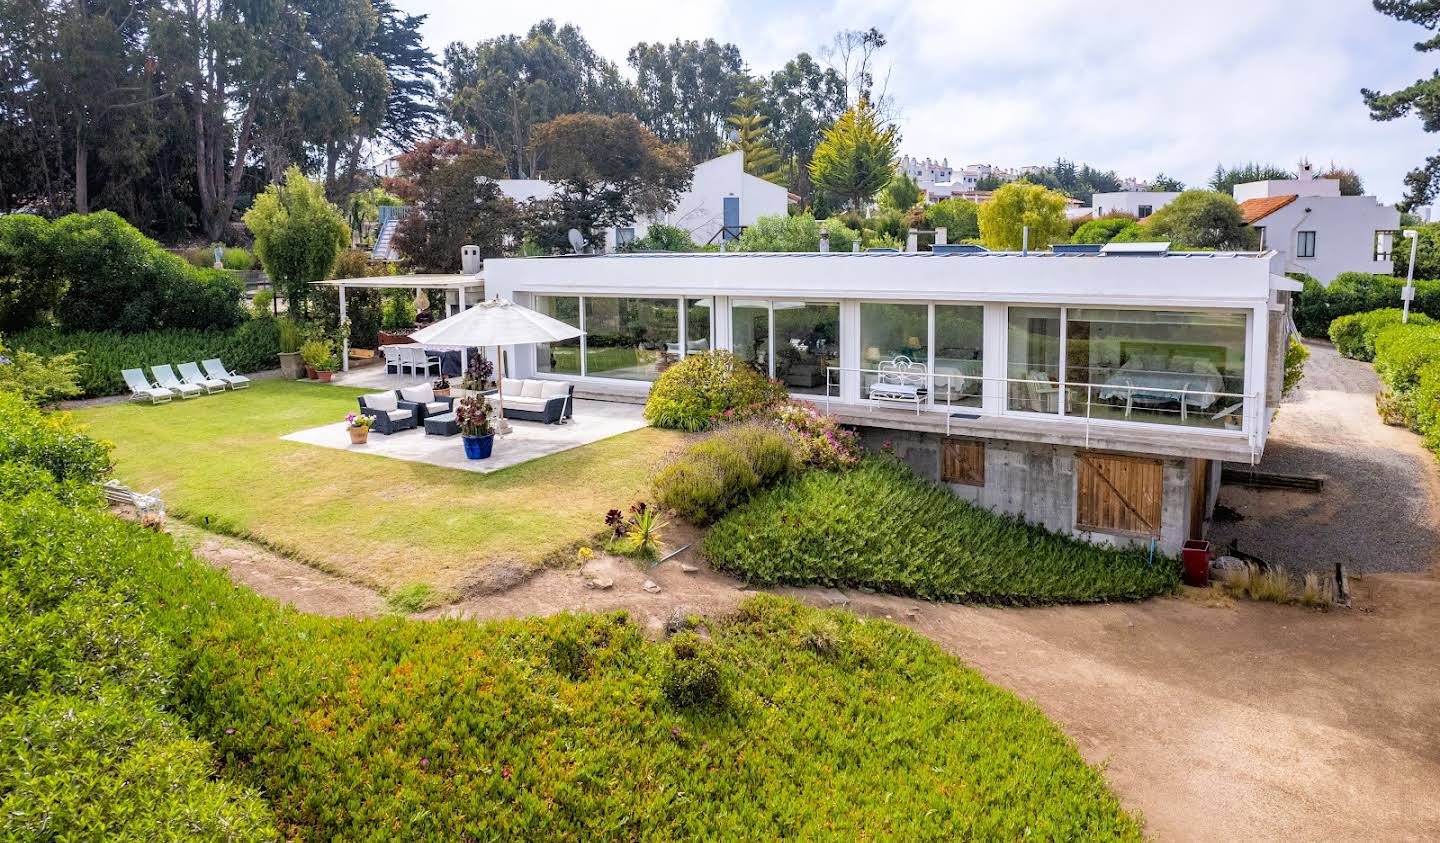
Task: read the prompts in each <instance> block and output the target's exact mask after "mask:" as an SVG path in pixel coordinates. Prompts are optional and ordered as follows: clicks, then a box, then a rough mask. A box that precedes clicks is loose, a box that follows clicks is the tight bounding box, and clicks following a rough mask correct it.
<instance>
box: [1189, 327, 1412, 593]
mask: <svg viewBox="0 0 1440 843" xmlns="http://www.w3.org/2000/svg"><path fill="white" fill-rule="evenodd" d="M1306 345H1307V346H1308V347H1309V348H1310V361H1309V362H1308V363H1307V364H1306V366H1305V378H1304V380H1302V381H1301V382H1300V388H1299V391H1298V393H1297V394H1296V395H1295V396H1294V397H1293V398H1289V399H1286V401H1285V403H1284V404H1283V405H1282V406H1281V408H1280V413H1279V415H1278V416H1277V417H1276V420H1275V423H1274V425H1273V427H1272V428H1271V432H1270V438H1269V441H1268V443H1267V444H1266V446H1265V458H1264V460H1263V461H1262V462H1261V468H1264V469H1269V470H1272V471H1277V472H1282V473H1290V474H1305V475H1318V476H1321V477H1324V478H1325V489H1324V491H1323V492H1321V493H1319V494H1318V495H1317V494H1309V493H1304V492H1285V491H1276V490H1266V491H1256V490H1253V489H1245V488H1241V487H1239V486H1225V487H1223V488H1222V490H1221V493H1220V503H1221V504H1223V505H1224V506H1227V507H1229V508H1231V509H1233V510H1234V511H1236V512H1238V513H1239V514H1240V516H1241V520H1239V521H1233V522H1228V523H1227V522H1219V521H1217V523H1216V524H1215V527H1214V529H1212V530H1211V535H1210V540H1211V541H1212V542H1214V543H1215V544H1217V545H1222V546H1223V545H1226V544H1228V543H1229V542H1230V540H1231V539H1236V540H1238V541H1239V544H1240V549H1241V550H1244V551H1247V552H1249V553H1254V554H1256V555H1258V556H1259V557H1261V558H1262V559H1265V560H1267V561H1273V562H1279V563H1280V564H1282V565H1284V566H1285V567H1286V568H1287V569H1289V570H1291V571H1303V570H1314V571H1320V572H1328V571H1330V570H1332V569H1333V567H1334V564H1335V563H1336V562H1344V563H1345V565H1346V567H1347V568H1349V569H1350V570H1353V571H1358V572H1370V573H1374V572H1381V571H1425V570H1428V569H1430V568H1431V567H1432V566H1433V565H1435V564H1437V563H1440V462H1437V461H1436V459H1435V455H1434V454H1431V453H1430V452H1429V451H1427V450H1425V448H1424V446H1422V445H1421V443H1420V437H1418V436H1416V435H1415V434H1414V433H1411V432H1410V431H1408V430H1406V429H1404V428H1399V427H1389V426H1387V425H1386V424H1384V423H1383V422H1381V421H1380V417H1379V415H1378V414H1377V413H1376V412H1375V392H1376V390H1377V389H1378V387H1379V382H1378V381H1377V379H1376V377H1375V371H1374V369H1373V368H1372V367H1371V366H1370V364H1369V363H1362V362H1360V361H1357V360H1347V359H1345V358H1343V357H1341V356H1340V355H1339V353H1338V352H1336V351H1335V347H1334V346H1333V345H1331V344H1330V343H1326V342H1315V341H1311V342H1307V343H1306Z"/></svg>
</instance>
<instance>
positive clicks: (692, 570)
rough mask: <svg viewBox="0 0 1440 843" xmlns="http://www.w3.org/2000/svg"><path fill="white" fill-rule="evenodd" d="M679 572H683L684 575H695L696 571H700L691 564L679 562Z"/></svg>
mask: <svg viewBox="0 0 1440 843" xmlns="http://www.w3.org/2000/svg"><path fill="white" fill-rule="evenodd" d="M680 570H681V571H683V572H685V573H687V574H693V573H695V572H696V571H698V570H700V569H699V568H698V567H696V566H694V565H691V564H690V563H688V562H681V563H680Z"/></svg>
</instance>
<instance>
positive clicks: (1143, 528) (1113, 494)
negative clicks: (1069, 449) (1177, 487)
mask: <svg viewBox="0 0 1440 843" xmlns="http://www.w3.org/2000/svg"><path fill="white" fill-rule="evenodd" d="M1163 474H1164V469H1163V466H1162V464H1161V462H1160V461H1159V460H1156V459H1150V458H1148V457H1132V456H1123V455H1120V454H1097V453H1083V452H1082V453H1080V454H1078V455H1077V456H1076V471H1075V477H1076V486H1077V493H1078V494H1077V496H1076V506H1075V526H1076V527H1077V528H1078V529H1081V530H1094V531H1096V532H1102V533H1130V534H1133V535H1142V536H1158V535H1160V517H1161V516H1160V513H1161V502H1162V499H1163V496H1164V478H1163Z"/></svg>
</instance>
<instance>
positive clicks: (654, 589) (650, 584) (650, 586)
mask: <svg viewBox="0 0 1440 843" xmlns="http://www.w3.org/2000/svg"><path fill="white" fill-rule="evenodd" d="M640 587H641V588H643V589H645V590H646V591H648V592H650V593H651V594H659V593H660V586H658V585H656V584H655V581H654V580H646V581H645V582H643V583H641V584H640Z"/></svg>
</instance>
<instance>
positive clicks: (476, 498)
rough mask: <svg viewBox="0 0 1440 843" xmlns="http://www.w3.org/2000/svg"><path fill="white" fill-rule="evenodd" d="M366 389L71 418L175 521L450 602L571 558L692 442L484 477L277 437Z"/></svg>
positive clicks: (618, 442)
mask: <svg viewBox="0 0 1440 843" xmlns="http://www.w3.org/2000/svg"><path fill="white" fill-rule="evenodd" d="M363 393H364V390H356V389H346V388H344V387H337V386H322V385H319V384H308V383H304V382H290V381H275V380H267V381H259V382H257V383H255V384H254V385H253V386H252V387H251V388H250V389H247V390H243V391H240V392H234V393H225V394H223V395H215V396H207V397H204V398H197V399H193V400H191V401H184V402H181V401H175V402H172V403H171V404H168V405H163V406H159V407H149V406H140V405H135V404H122V405H112V406H105V407H96V408H92V409H87V410H82V411H78V412H76V413H75V416H76V417H77V418H78V419H79V420H80V421H82V422H84V423H85V424H86V425H88V426H89V429H90V431H91V432H92V433H93V434H95V435H97V436H99V437H101V438H104V439H107V440H109V441H111V442H113V443H114V446H115V447H114V457H115V474H116V476H117V477H118V478H119V479H120V480H121V481H122V482H124V483H125V484H126V485H128V486H130V487H132V488H135V489H140V490H143V491H148V490H150V489H152V488H158V489H159V490H160V493H161V494H162V495H163V497H164V499H165V502H166V506H167V508H168V509H169V511H170V512H171V514H173V515H176V516H179V517H181V518H184V519H186V520H189V521H191V522H193V523H197V524H204V525H207V526H209V527H210V528H211V529H215V530H218V531H220V532H229V533H233V534H236V535H243V536H248V537H252V538H255V539H258V540H260V541H262V542H264V543H266V544H269V545H271V546H273V547H276V548H278V549H280V550H282V551H285V552H288V553H291V554H294V555H296V556H298V557H300V558H302V559H305V560H306V561H309V562H311V563H313V564H317V565H319V566H321V567H324V568H326V569H329V570H333V571H335V572H337V573H340V574H342V575H344V576H347V577H349V578H351V579H354V580H356V581H358V582H362V583H366V584H368V585H371V586H374V587H376V588H379V589H381V590H385V591H389V590H391V589H393V588H395V587H397V586H401V585H410V584H413V583H423V584H426V585H429V586H431V587H433V588H434V589H436V590H437V591H440V592H442V593H446V592H450V591H453V590H454V589H456V588H458V587H462V586H463V585H464V582H465V580H466V578H467V577H468V576H470V575H471V574H473V573H474V572H475V571H476V570H477V569H478V568H481V567H483V566H484V565H486V564H488V563H491V562H497V561H503V562H514V563H519V564H525V565H533V564H539V563H541V562H543V561H545V560H546V559H547V558H549V557H551V556H553V555H555V554H557V553H563V552H565V551H566V550H568V549H569V548H570V547H571V546H572V545H574V544H575V543H576V542H579V541H582V540H585V539H588V538H590V537H591V536H593V535H594V533H595V532H596V531H597V530H598V529H600V528H601V526H602V522H603V519H604V516H605V512H606V510H608V509H610V508H611V507H623V506H624V505H625V504H628V503H629V502H631V501H632V500H634V499H635V498H636V497H638V496H639V495H640V494H641V493H642V491H643V490H644V489H645V487H646V484H647V482H648V476H649V473H650V471H651V469H652V467H653V466H654V465H655V464H656V463H657V462H658V461H659V460H660V458H661V456H662V455H663V454H665V453H666V452H668V451H670V450H671V449H672V448H674V447H676V446H677V445H678V444H680V443H681V442H682V441H683V439H682V438H681V437H680V436H678V435H677V434H674V433H672V432H669V431H661V430H653V429H645V430H639V431H634V432H632V433H626V434H623V435H621V436H617V437H614V438H611V439H606V440H602V441H600V442H596V443H593V444H590V445H586V446H583V447H580V448H575V449H572V450H569V451H564V452H562V453H558V454H554V455H551V456H548V457H544V458H542V459H538V460H534V461H531V462H528V463H524V464H522V465H518V466H514V467H511V468H507V469H502V470H500V471H497V472H494V473H492V474H477V473H473V472H468V471H459V470H455V469H446V468H441V467H438V466H430V465H423V464H420V463H413V462H406V461H402V460H395V459H389V458H386V457H379V456H373V455H367V454H358V453H350V452H345V451H338V450H333V449H329V448H319V447H315V446H311V445H304V444H301V443H297V442H287V441H283V440H281V439H280V437H281V436H282V435H284V434H288V433H293V432H295V431H298V430H304V429H306V428H310V427H316V426H318V425H322V424H327V423H330V422H335V421H339V420H341V419H343V418H344V416H345V414H346V413H348V412H351V411H352V410H354V409H356V403H355V398H356V396H358V395H361V394H363ZM456 447H457V448H458V447H459V443H456Z"/></svg>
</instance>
